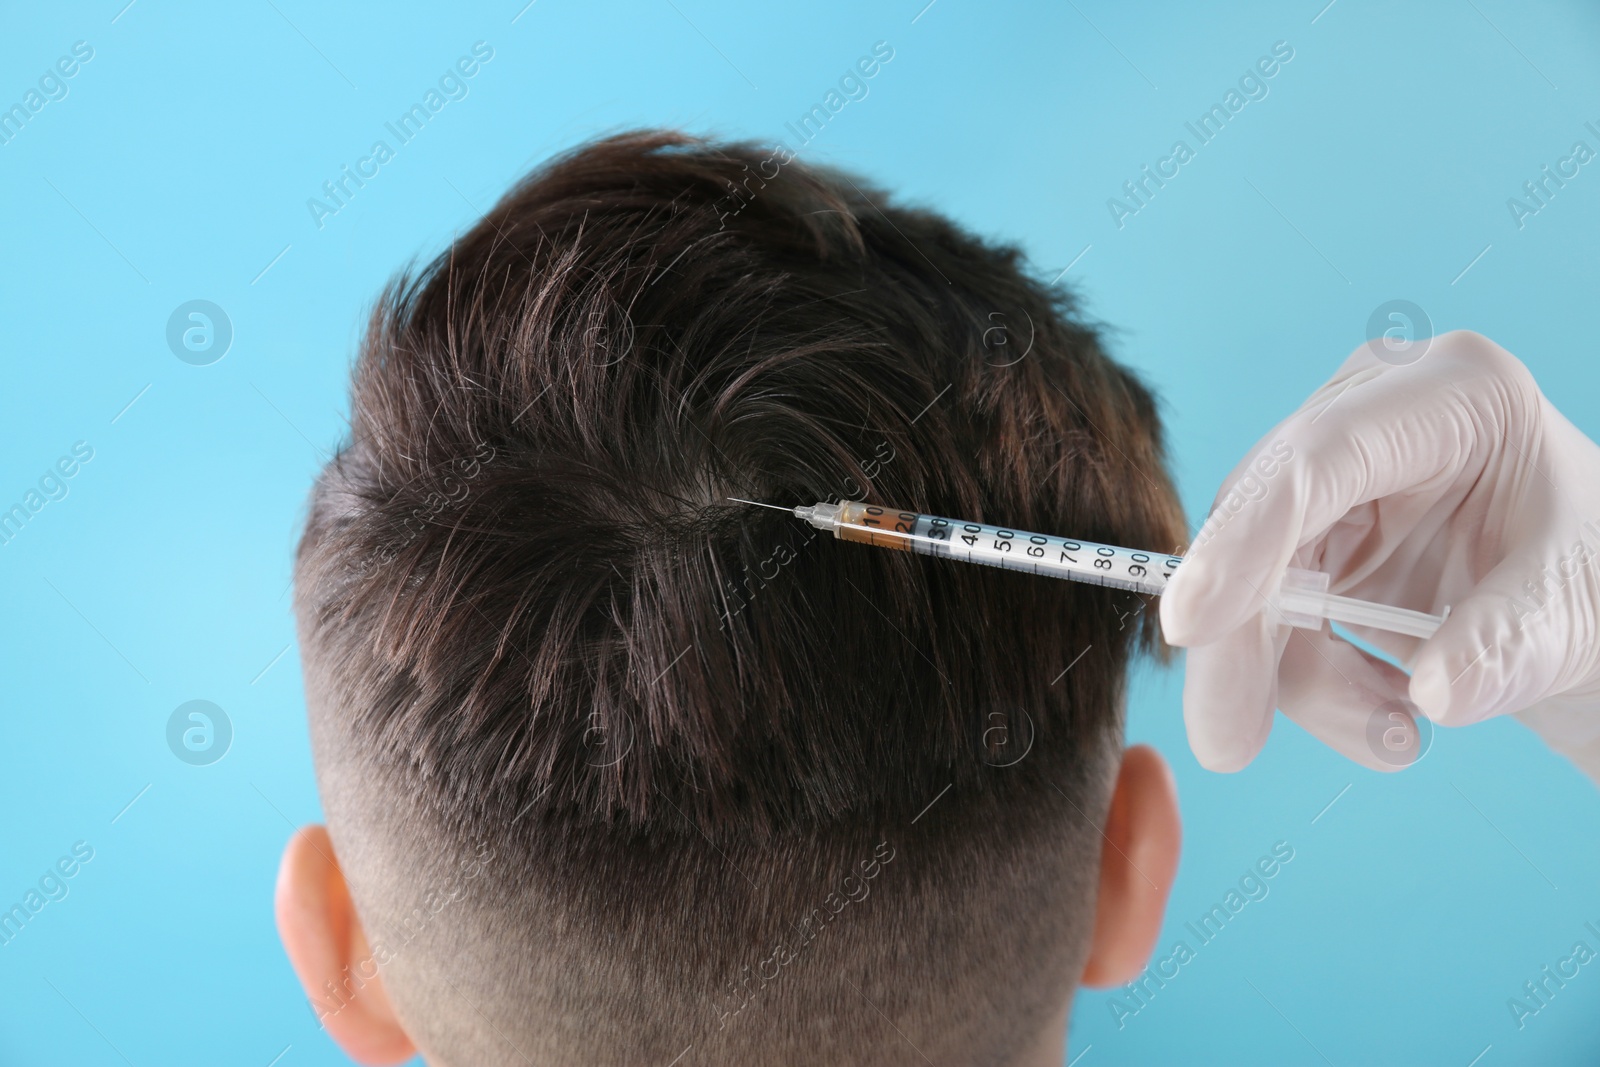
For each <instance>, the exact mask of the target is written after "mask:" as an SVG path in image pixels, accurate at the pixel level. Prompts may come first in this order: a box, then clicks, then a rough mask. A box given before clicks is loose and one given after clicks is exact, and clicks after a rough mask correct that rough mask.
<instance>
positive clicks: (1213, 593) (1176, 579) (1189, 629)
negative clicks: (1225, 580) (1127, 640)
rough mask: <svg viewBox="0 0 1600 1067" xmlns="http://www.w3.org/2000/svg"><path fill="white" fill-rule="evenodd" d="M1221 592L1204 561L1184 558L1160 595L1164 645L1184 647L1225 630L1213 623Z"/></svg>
mask: <svg viewBox="0 0 1600 1067" xmlns="http://www.w3.org/2000/svg"><path fill="white" fill-rule="evenodd" d="M1220 591H1221V586H1220V583H1219V582H1218V581H1217V576H1216V574H1215V572H1214V571H1213V570H1212V568H1211V567H1210V565H1209V564H1207V563H1206V561H1205V560H1203V559H1196V560H1187V561H1185V562H1184V564H1183V566H1181V567H1179V568H1178V573H1176V574H1174V575H1173V576H1172V580H1171V581H1170V582H1168V583H1167V588H1166V590H1165V591H1164V592H1163V593H1162V594H1161V634H1162V636H1163V637H1165V638H1166V641H1167V644H1169V645H1178V646H1180V647H1186V646H1188V645H1193V644H1198V643H1203V642H1204V641H1205V639H1206V638H1207V637H1216V636H1220V635H1221V634H1223V633H1226V632H1227V629H1225V628H1222V627H1218V626H1217V625H1216V623H1215V616H1216V608H1215V605H1216V601H1217V596H1218V594H1219V592H1220ZM1228 629H1231V627H1230V628H1228Z"/></svg>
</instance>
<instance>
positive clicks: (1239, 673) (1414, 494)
mask: <svg viewBox="0 0 1600 1067" xmlns="http://www.w3.org/2000/svg"><path fill="white" fill-rule="evenodd" d="M1377 344H1378V342H1373V343H1369V344H1368V345H1363V346H1362V347H1361V348H1359V349H1357V350H1356V351H1355V352H1354V353H1353V354H1352V355H1351V356H1350V358H1349V359H1347V360H1346V361H1345V363H1344V365H1343V366H1342V367H1340V368H1339V372H1338V373H1337V374H1335V375H1334V376H1333V378H1332V379H1330V380H1329V381H1328V383H1327V384H1326V385H1324V386H1323V387H1322V388H1321V389H1319V390H1317V392H1316V393H1314V394H1313V395H1312V396H1311V398H1310V399H1309V400H1307V401H1306V402H1305V404H1304V405H1303V406H1302V407H1301V408H1300V410H1298V411H1296V412H1295V413H1294V414H1293V415H1290V416H1289V417H1288V418H1287V419H1285V420H1284V421H1283V422H1281V423H1279V424H1278V425H1277V427H1276V428H1274V429H1273V430H1272V432H1270V433H1268V434H1267V435H1266V436H1265V437H1264V438H1262V441H1261V444H1260V445H1259V446H1258V447H1257V449H1256V450H1255V451H1254V452H1252V454H1251V455H1250V457H1249V458H1247V459H1246V461H1245V462H1243V463H1241V464H1240V465H1239V466H1238V467H1237V468H1235V470H1234V472H1233V474H1232V475H1231V476H1230V477H1229V479H1228V481H1227V482H1226V483H1225V489H1224V492H1223V493H1221V494H1219V496H1218V498H1217V500H1218V505H1217V506H1216V507H1215V508H1214V510H1213V512H1212V515H1211V518H1210V519H1208V520H1207V523H1206V525H1205V526H1203V527H1202V528H1201V531H1200V533H1199V534H1197V535H1196V538H1195V545H1194V546H1193V547H1191V549H1190V551H1189V552H1188V553H1187V555H1186V557H1185V559H1184V562H1183V564H1182V566H1180V567H1179V568H1178V571H1177V573H1176V574H1175V575H1174V576H1173V578H1172V580H1171V582H1170V583H1169V584H1168V587H1167V590H1166V592H1165V594H1164V595H1163V596H1162V598H1161V625H1162V630H1163V632H1164V634H1165V636H1166V639H1167V641H1168V642H1169V643H1171V644H1174V645H1182V646H1187V647H1188V649H1189V652H1188V663H1187V667H1186V675H1185V679H1184V689H1183V714H1184V722H1185V724H1186V725H1187V727H1188V731H1189V743H1190V745H1191V746H1192V747H1193V749H1194V752H1195V755H1196V757H1197V758H1198V759H1199V761H1200V763H1201V764H1202V765H1203V766H1205V767H1208V768H1210V769H1212V770H1218V771H1233V770H1238V769H1239V768H1241V767H1243V766H1244V765H1245V764H1247V763H1249V762H1250V760H1251V759H1253V758H1254V757H1255V755H1256V753H1257V752H1259V751H1260V750H1261V746H1262V745H1263V744H1265V743H1266V739H1267V734H1268V732H1269V731H1270V730H1271V728H1272V712H1273V708H1274V707H1278V708H1281V709H1282V710H1283V712H1284V714H1286V715H1288V716H1289V717H1290V718H1291V719H1293V720H1294V721H1295V722H1297V723H1299V724H1300V725H1301V726H1303V727H1305V728H1306V729H1307V730H1308V731H1310V732H1311V733H1312V734H1314V735H1315V736H1317V737H1318V738H1320V739H1321V740H1322V741H1324V742H1326V743H1327V744H1328V745H1330V746H1331V747H1333V748H1334V749H1336V750H1337V751H1339V752H1341V753H1343V754H1345V755H1346V756H1348V757H1350V758H1351V759H1353V760H1355V761H1356V762H1358V763H1361V764H1364V765H1366V766H1369V767H1373V768H1375V769H1380V770H1394V769H1398V767H1399V766H1402V765H1404V764H1403V763H1402V762H1397V761H1396V760H1395V758H1394V756H1393V754H1392V751H1386V750H1399V751H1404V744H1398V745H1396V744H1389V743H1385V744H1381V745H1380V744H1378V743H1376V742H1375V738H1377V737H1380V736H1386V737H1387V738H1388V739H1389V740H1390V741H1394V740H1401V741H1403V740H1404V738H1402V737H1401V735H1399V734H1396V733H1394V732H1393V731H1396V730H1408V731H1412V732H1413V733H1412V735H1411V736H1412V738H1413V740H1414V738H1415V733H1414V732H1415V731H1416V730H1417V727H1416V724H1415V722H1414V721H1413V719H1412V715H1413V713H1414V712H1415V711H1416V710H1417V709H1418V708H1420V709H1421V712H1422V713H1423V714H1424V715H1426V716H1427V717H1428V718H1429V719H1431V720H1433V721H1434V722H1437V723H1439V724H1441V725H1447V726H1459V725H1465V724H1468V723H1474V722H1478V721H1480V720H1482V719H1485V718H1488V717H1489V716H1492V715H1500V714H1503V713H1506V712H1517V713H1520V714H1519V718H1521V719H1522V720H1523V721H1524V722H1526V723H1527V724H1528V725H1530V726H1531V727H1533V729H1534V730H1536V731H1537V732H1538V733H1539V734H1540V735H1541V736H1542V737H1544V738H1545V740H1546V741H1547V742H1548V743H1549V744H1550V745H1551V746H1552V747H1553V748H1555V749H1557V750H1558V751H1560V752H1563V753H1564V754H1566V755H1567V756H1568V757H1569V758H1570V759H1572V760H1573V761H1574V762H1575V763H1577V764H1578V765H1579V766H1580V767H1582V768H1583V769H1584V770H1585V771H1586V772H1587V773H1589V775H1590V776H1591V777H1593V778H1595V779H1596V780H1597V781H1600V447H1597V446H1596V445H1595V443H1594V442H1593V441H1591V440H1589V439H1588V438H1587V437H1585V436H1584V435H1583V434H1582V433H1580V432H1579V431H1578V429H1577V428H1576V427H1574V426H1573V425H1572V424H1571V423H1570V422H1568V421H1567V420H1566V418H1564V417H1563V416H1562V415H1561V413H1560V412H1558V411H1557V410H1556V409H1555V407H1554V406H1553V405H1552V404H1551V403H1550V401H1549V400H1548V399H1547V398H1546V397H1545V396H1544V394H1543V393H1541V392H1540V391H1539V388H1538V386H1537V385H1536V384H1535V383H1534V380H1533V377H1532V375H1531V374H1530V373H1529V371H1528V369H1527V368H1526V367H1525V366H1523V365H1522V363H1521V362H1520V361H1519V360H1517V358H1516V357H1514V356H1512V355H1511V354H1510V353H1509V352H1507V351H1505V349H1503V348H1501V347H1500V346H1498V345H1496V344H1495V343H1494V342H1492V341H1490V340H1488V339H1487V338H1485V337H1481V336H1479V335H1477V334H1474V333H1467V332H1456V333H1449V334H1445V335H1442V336H1439V337H1436V338H1433V339H1432V341H1431V343H1427V346H1426V350H1425V351H1421V350H1420V348H1419V349H1415V350H1413V351H1412V352H1411V353H1410V354H1409V355H1407V354H1405V353H1401V354H1400V355H1399V356H1398V357H1397V355H1396V354H1395V353H1393V352H1390V351H1387V350H1384V349H1382V348H1378V347H1375V346H1376V345H1377ZM1414 344H1417V345H1419V346H1420V345H1422V344H1423V343H1422V342H1416V343H1414ZM1379 355H1382V356H1383V357H1384V358H1379ZM1417 355H1420V357H1421V358H1415V357H1416V356H1417ZM1397 359H1398V360H1404V359H1414V361H1412V362H1397ZM1290 565H1293V566H1298V567H1306V568H1310V569H1314V570H1321V571H1326V572H1328V573H1329V574H1330V575H1331V576H1332V585H1331V591H1332V592H1335V593H1343V594H1346V595H1348V596H1355V597H1360V598H1362V599H1365V600H1373V601H1377V602H1379V603H1384V604H1393V605H1396V606H1399V607H1405V608H1413V609H1416V610H1421V611H1427V612H1430V613H1434V614H1438V613H1440V612H1441V611H1443V610H1444V608H1445V607H1446V606H1447V605H1448V606H1449V607H1450V614H1449V617H1448V618H1447V619H1446V620H1445V622H1444V624H1443V626H1441V627H1440V628H1439V631H1438V632H1437V633H1436V634H1434V635H1433V637H1431V638H1429V639H1427V640H1425V641H1424V640H1420V639H1418V638H1414V637H1405V636H1400V635H1396V634H1389V633H1383V632H1380V631H1375V630H1368V629H1365V628H1358V627H1352V628H1351V632H1352V633H1353V634H1355V635H1356V636H1358V637H1360V638H1361V639H1362V640H1364V641H1367V642H1369V643H1370V644H1372V645H1374V646H1376V647H1378V648H1381V649H1383V650H1384V651H1385V652H1387V653H1389V654H1390V655H1392V656H1394V657H1395V658H1396V659H1397V660H1398V661H1399V662H1401V663H1404V664H1406V665H1407V666H1408V667H1409V668H1410V669H1411V672H1412V673H1411V676H1410V678H1409V679H1408V678H1407V676H1406V674H1405V673H1404V672H1402V671H1400V670H1397V669H1395V668H1394V667H1393V666H1391V665H1389V664H1387V663H1384V662H1383V661H1381V660H1379V659H1377V658H1375V657H1373V656H1370V655H1368V654H1366V653H1365V652H1363V651H1361V650H1360V649H1358V648H1356V647H1355V646H1354V645H1352V644H1350V643H1349V642H1347V641H1344V640H1342V639H1340V638H1338V637H1336V636H1334V635H1333V633H1332V632H1331V631H1330V630H1329V628H1328V626H1327V624H1326V623H1325V624H1324V625H1323V627H1322V629H1321V630H1320V631H1317V630H1310V629H1291V628H1290V627H1288V626H1285V625H1280V624H1279V623H1278V622H1276V621H1274V619H1273V618H1272V617H1271V616H1273V615H1274V614H1275V613H1274V612H1273V611H1272V610H1270V609H1269V610H1265V611H1264V610H1263V609H1264V608H1266V607H1267V599H1266V598H1267V596H1268V595H1270V594H1271V593H1272V591H1273V590H1274V589H1275V588H1276V586H1277V583H1278V582H1279V580H1280V579H1281V577H1282V575H1283V573H1284V568H1285V567H1286V566H1290ZM1386 731H1388V732H1387V733H1385V732H1386ZM1413 751H1415V750H1414V749H1413Z"/></svg>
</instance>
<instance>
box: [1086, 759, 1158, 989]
mask: <svg viewBox="0 0 1600 1067" xmlns="http://www.w3.org/2000/svg"><path fill="white" fill-rule="evenodd" d="M1182 843H1183V829H1182V823H1181V822H1180V820H1179V818H1178V791H1177V787H1176V786H1175V785H1174V784H1173V781H1172V770H1171V768H1169V767H1168V766H1167V761H1166V760H1164V759H1162V758H1161V754H1160V753H1159V752H1157V751H1156V750H1155V749H1153V748H1150V747H1149V746H1148V745H1135V746H1134V747H1133V748H1130V749H1128V750H1127V751H1126V752H1124V753H1123V754H1122V769H1121V771H1120V772H1119V773H1118V774H1117V786H1116V791H1115V792H1113V793H1112V795H1111V812H1110V814H1109V815H1108V816H1107V817H1106V825H1105V830H1104V839H1103V844H1102V845H1101V849H1100V892H1099V896H1098V899H1097V903H1096V908H1095V919H1094V942H1093V943H1092V945H1091V946H1090V948H1089V961H1088V963H1087V964H1085V966H1084V969H1083V979H1082V984H1084V985H1086V986H1093V987H1096V988H1102V989H1103V988H1107V987H1109V986H1117V985H1123V984H1124V983H1127V982H1131V981H1133V980H1134V979H1135V978H1137V977H1138V975H1139V972H1140V971H1141V970H1143V969H1144V965H1145V963H1146V962H1147V961H1148V960H1149V959H1150V952H1151V950H1152V949H1154V948H1155V944H1156V937H1157V936H1158V935H1159V934H1160V933H1161V919H1162V916H1163V915H1164V914H1165V913H1166V910H1167V894H1168V893H1169V892H1170V891H1171V889H1172V882H1173V879H1174V878H1176V877H1177V874H1178V852H1179V850H1180V849H1181V847H1182Z"/></svg>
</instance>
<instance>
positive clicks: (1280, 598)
mask: <svg viewBox="0 0 1600 1067" xmlns="http://www.w3.org/2000/svg"><path fill="white" fill-rule="evenodd" d="M728 499H730V500H738V501H739V503H741V504H756V505H757V506H759V507H766V508H777V510H779V511H787V512H790V513H791V514H793V515H794V516H795V518H798V519H804V520H805V521H806V522H809V523H810V524H811V525H812V526H815V527H816V528H817V529H819V530H829V531H831V532H832V533H833V536H835V537H837V538H839V539H841V540H844V541H858V542H861V543H863V544H869V545H876V546H878V547H879V548H894V549H899V550H901V551H911V552H920V553H922V554H923V555H925V556H938V557H940V558H943V559H954V560H961V561H963V562H966V563H981V564H984V565H985V566H989V567H1004V568H1006V569H1007V570H1015V571H1024V572H1027V573H1031V574H1042V575H1049V576H1050V577H1052V578H1069V579H1071V580H1073V581H1077V582H1090V583H1092V584H1095V585H1104V586H1110V587H1111V588H1114V589H1128V590H1132V591H1133V592H1138V593H1149V594H1151V595H1157V596H1158V595H1160V594H1161V593H1162V592H1163V591H1165V589H1166V587H1167V582H1168V581H1169V580H1170V579H1171V578H1172V575H1173V574H1174V573H1175V572H1176V571H1177V569H1178V567H1179V565H1180V564H1182V563H1183V557H1182V556H1174V555H1167V554H1165V553H1159V552H1138V551H1135V550H1133V549H1130V548H1117V547H1116V546H1114V545H1102V544H1096V543H1095V542H1093V541H1075V540H1073V539H1071V538H1067V537H1054V536H1048V535H1046V534H1037V533H1028V532H1026V531H1023V530H1011V529H1007V528H1006V527H1003V526H991V525H989V524H987V523H981V522H965V521H963V520H961V519H946V518H940V517H939V516H936V515H922V514H919V513H917V512H912V511H900V510H897V509H895V508H887V507H879V506H878V505H876V504H863V503H861V502H860V501H856V500H845V501H841V502H839V503H837V504H829V503H826V502H818V503H816V504H812V505H810V506H809V507H797V508H785V507H779V506H778V505H776V504H762V503H760V502H759V501H756V500H742V499H740V498H739V497H729V498H728ZM1328 583H1329V577H1328V575H1327V574H1325V573H1323V572H1321V571H1312V570H1305V569H1303V568H1300V567H1290V568H1289V569H1288V570H1287V571H1286V572H1285V574H1284V577H1283V583H1282V584H1281V585H1280V586H1279V588H1278V589H1276V590H1274V591H1272V592H1271V594H1270V595H1267V591H1265V590H1263V595H1265V596H1267V604H1266V605H1265V606H1269V607H1271V608H1272V609H1273V615H1274V617H1276V618H1277V619H1278V621H1279V622H1282V623H1286V624H1288V625H1291V626H1303V627H1307V628H1309V629H1321V627H1322V623H1323V620H1324V619H1327V620H1331V621H1333V622H1340V623H1345V624H1347V625H1352V626H1368V627H1371V628H1373V629H1377V630H1386V631H1389V632H1390V633H1397V634H1409V635H1411V636H1412V637H1424V638H1426V637H1431V636H1433V632H1434V631H1435V630H1437V629H1438V628H1439V626H1440V624H1441V623H1443V622H1444V620H1445V617H1446V616H1447V615H1449V613H1450V609H1449V608H1446V609H1445V613H1444V615H1429V614H1427V613H1426V612H1421V611H1412V610H1410V609H1408V608H1396V607H1390V606H1389V605H1387V604H1374V603H1372V602H1371V601H1368V600H1357V599H1356V598H1355V597H1347V596H1338V595H1336V594H1334V593H1330V592H1328Z"/></svg>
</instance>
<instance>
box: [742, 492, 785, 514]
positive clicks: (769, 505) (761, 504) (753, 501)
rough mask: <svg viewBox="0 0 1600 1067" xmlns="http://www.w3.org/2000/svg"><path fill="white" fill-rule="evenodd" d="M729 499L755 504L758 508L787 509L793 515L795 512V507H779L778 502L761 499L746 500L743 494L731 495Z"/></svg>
mask: <svg viewBox="0 0 1600 1067" xmlns="http://www.w3.org/2000/svg"><path fill="white" fill-rule="evenodd" d="M728 499H729V500H737V501H738V502H739V503H741V504H754V505H755V506H756V507H758V508H772V509H774V510H775V511H787V512H789V513H790V514H791V515H792V514H794V508H785V507H779V506H778V505H777V504H763V503H762V502H761V501H759V500H746V499H745V498H744V497H742V496H730V497H729V498H728Z"/></svg>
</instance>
